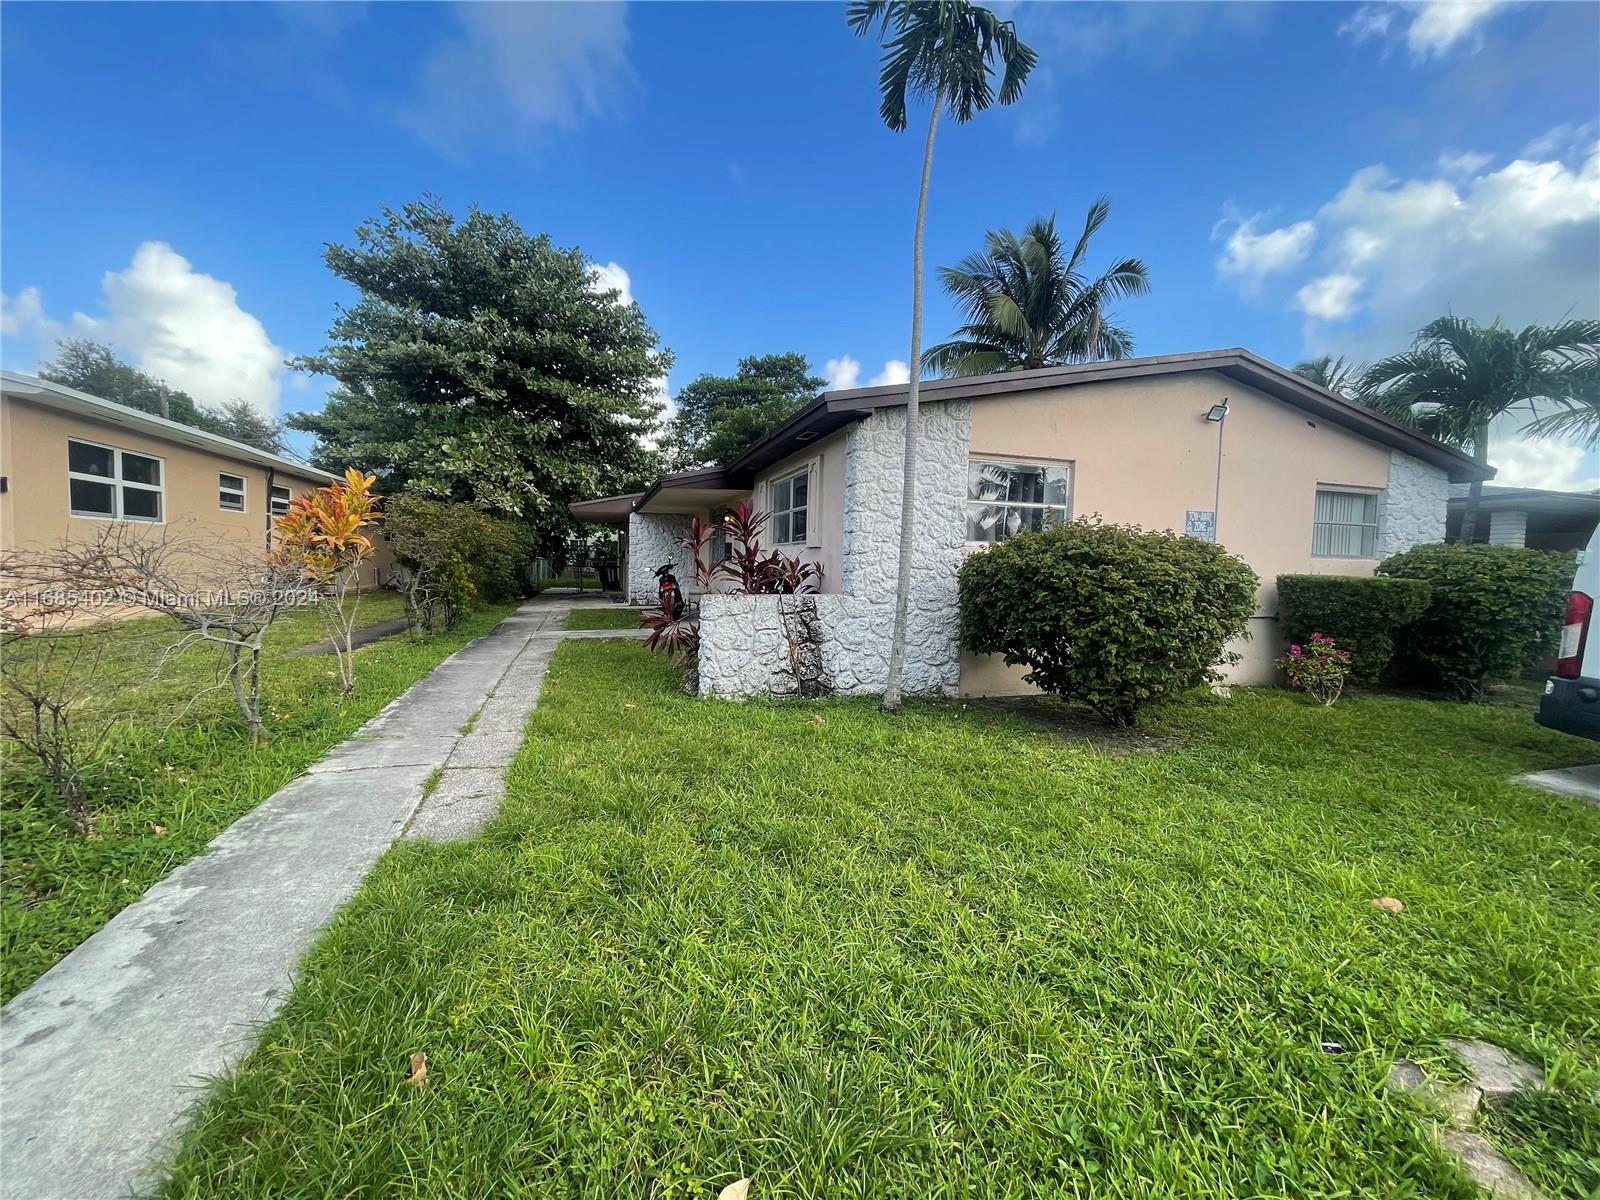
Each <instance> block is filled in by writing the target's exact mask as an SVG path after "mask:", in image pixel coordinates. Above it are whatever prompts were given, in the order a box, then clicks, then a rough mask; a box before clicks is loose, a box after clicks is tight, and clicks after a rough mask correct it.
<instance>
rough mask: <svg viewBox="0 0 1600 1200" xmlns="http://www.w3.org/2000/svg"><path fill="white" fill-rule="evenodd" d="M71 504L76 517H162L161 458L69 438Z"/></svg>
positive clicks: (143, 519)
mask: <svg viewBox="0 0 1600 1200" xmlns="http://www.w3.org/2000/svg"><path fill="white" fill-rule="evenodd" d="M67 495H68V506H69V510H70V511H71V513H72V515H73V516H75V517H104V518H109V519H112V520H115V519H117V518H119V517H120V518H122V519H123V520H127V521H159V520H161V512H162V508H161V501H162V461H161V460H160V459H159V458H155V457H153V456H151V455H149V454H135V453H134V452H133V451H132V450H118V449H117V448H116V447H115V446H101V445H99V444H97V443H95V442H80V441H76V440H74V439H71V438H69V439H67Z"/></svg>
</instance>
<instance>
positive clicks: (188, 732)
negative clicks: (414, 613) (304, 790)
mask: <svg viewBox="0 0 1600 1200" xmlns="http://www.w3.org/2000/svg"><path fill="white" fill-rule="evenodd" d="M512 607H514V606H511V605H502V606H499V607H495V608H486V609H482V610H479V611H476V612H473V613H469V614H468V615H467V617H466V618H465V619H464V620H463V621H462V623H461V625H460V626H459V627H457V628H456V629H455V630H452V631H451V632H450V633H447V634H440V635H438V636H436V637H434V638H433V639H432V640H426V641H425V640H420V639H416V638H413V637H411V636H409V635H406V634H400V635H398V636H395V637H391V638H385V639H382V640H380V641H377V642H374V643H372V644H371V645H369V646H365V647H363V648H361V649H359V650H357V651H356V662H357V667H356V691H355V694H354V695H352V696H349V697H341V696H340V695H339V681H338V677H337V670H336V667H335V664H334V660H333V658H332V657H329V656H323V655H310V656H304V657H295V658H290V657H285V654H284V652H285V651H287V650H289V649H292V648H294V647H296V646H302V645H305V644H307V643H309V642H315V641H319V640H322V639H323V638H324V637H325V634H324V632H323V628H322V624H321V619H320V617H319V616H318V614H317V613H316V612H315V611H311V610H307V611H303V612H297V613H294V614H291V615H290V616H287V617H285V618H283V619H282V620H280V621H279V622H278V624H277V625H275V626H274V627H273V629H272V631H271V632H270V634H269V635H268V639H269V648H268V650H267V652H266V653H265V654H264V656H263V657H264V659H265V660H266V662H265V666H264V667H263V677H262V678H263V689H262V690H263V698H264V703H263V708H264V711H265V714H266V726H267V734H268V736H269V738H270V742H269V743H268V744H266V745H262V746H256V747H252V746H251V745H250V744H249V741H248V739H247V737H246V735H245V732H244V729H243V726H242V725H241V724H240V721H239V718H238V716H237V713H236V710H235V709H234V707H233V701H232V698H231V696H230V695H229V694H228V692H227V689H226V687H218V686H217V685H218V684H221V683H223V682H224V680H223V677H222V676H221V675H220V674H219V671H218V666H219V664H220V662H221V655H220V653H218V651H217V650H216V649H215V648H213V647H209V646H198V647H195V648H193V649H191V650H189V651H187V652H185V653H184V654H183V655H182V656H180V657H178V658H176V659H173V660H171V661H169V662H168V663H167V664H166V666H165V668H164V669H163V671H162V673H161V675H160V676H159V678H157V679H155V680H154V681H149V682H146V683H144V684H143V685H142V686H140V687H139V688H138V690H137V691H136V692H131V693H130V692H122V693H119V696H118V699H117V702H118V703H119V704H128V705H129V706H130V708H131V714H130V718H131V719H130V722H129V725H128V727H127V728H126V730H125V731H123V732H122V733H120V734H118V735H117V736H115V738H114V740H113V741H112V742H111V743H110V744H109V747H108V751H109V755H110V759H111V761H110V763H109V764H108V767H107V769H106V770H105V771H104V772H103V773H102V774H101V775H99V776H97V777H96V778H95V780H94V783H93V794H92V802H93V804H94V805H95V807H96V810H97V811H96V814H95V832H94V834H93V836H91V837H84V836H82V835H81V834H79V833H77V832H76V830H74V829H73V828H71V827H70V826H68V825H66V824H65V823H64V822H63V821H62V820H61V819H60V818H59V817H58V816H57V815H56V813H57V810H56V808H55V807H54V805H53V803H52V802H51V801H50V800H48V799H46V798H45V797H46V796H47V795H48V793H45V794H41V792H40V786H41V782H42V776H41V775H40V774H39V773H38V769H37V767H36V766H35V765H34V764H33V763H31V762H29V761H27V760H24V759H23V758H21V757H20V756H17V755H11V756H9V757H8V760H7V762H6V770H5V772H4V775H5V778H4V781H3V783H0V801H3V803H0V846H3V852H4V873H3V876H0V934H3V950H4V958H3V964H4V970H3V975H0V982H3V991H4V997H5V999H10V998H11V997H12V996H13V995H15V994H16V993H17V992H19V991H21V990H22V989H23V988H24V987H26V986H27V985H28V984H29V983H31V982H33V980H35V979H36V978H38V977H39V976H40V975H42V974H43V973H44V972H45V971H47V970H48V969H49V968H50V967H51V966H52V965H53V964H54V963H55V962H56V961H57V960H58V959H60V958H61V957H62V956H63V955H64V954H66V953H67V952H68V951H69V950H71V949H72V948H73V947H74V946H76V945H77V944H78V943H79V942H81V941H83V939H84V938H86V937H88V936H89V935H90V934H91V933H93V932H94V931H95V930H97V929H99V928H100V927H101V926H102V925H104V924H105V923H106V922H107V921H109V920H110V919H111V918H112V917H113V916H115V915H116V914H117V913H118V912H119V911H121V910H122V909H123V908H124V907H125V906H127V905H128V904H129V903H131V902H132V901H134V900H137V899H138V898H139V897H140V896H141V895H143V894H144V892H145V891H146V889H148V888H149V887H150V885H151V884H153V883H155V882H156V881H157V880H159V879H161V878H163V877H164V876H166V875H167V874H168V873H169V872H170V871H171V870H172V869H173V868H174V867H176V866H177V865H178V864H179V863H182V862H184V861H186V860H188V859H190V858H193V857H194V856H195V855H196V854H198V853H199V852H200V851H201V850H202V849H204V847H205V845H206V843H207V842H209V841H210V840H211V839H212V838H213V837H215V836H216V835H217V834H218V833H219V832H221V831H222V830H223V829H225V828H226V827H227V826H228V825H230V824H231V823H232V822H233V821H235V820H237V819H238V818H239V817H240V816H242V815H243V814H244V813H246V812H248V811H249V810H250V809H251V808H253V807H255V805H256V804H258V803H259V802H260V801H261V800H263V799H265V798H266V797H267V796H269V795H271V794H272V793H273V792H274V791H276V790H277V789H278V788H280V787H282V786H283V785H284V784H285V783H287V782H288V781H289V780H290V779H292V778H294V777H295V776H296V775H298V774H299V773H300V772H301V771H303V770H304V769H305V768H306V767H308V766H310V765H311V764H312V763H313V762H315V761H316V760H317V759H319V758H321V757H322V755H323V754H324V753H325V752H326V751H327V750H328V749H329V748H330V747H332V746H333V745H335V744H337V743H338V742H340V741H343V740H344V739H345V738H346V737H348V736H349V735H350V734H351V733H353V732H354V731H355V730H356V728H357V727H358V726H360V725H361V724H362V723H363V722H364V721H366V720H367V718H368V717H371V716H372V715H373V714H374V713H376V712H377V711H378V710H379V709H380V708H382V707H383V706H384V705H385V704H387V703H388V702H389V701H390V700H392V699H394V697H395V696H397V695H399V694H400V693H401V692H402V691H404V690H405V689H406V688H408V687H410V686H411V684H413V683H415V682H416V681H417V680H418V679H420V678H422V676H423V675H426V674H427V673H428V671H430V670H431V669H432V668H433V667H434V666H435V665H437V664H438V663H439V662H440V661H441V660H442V659H444V658H445V657H446V656H447V655H449V654H450V653H451V652H452V651H454V650H456V649H458V648H459V647H461V646H462V645H464V644H466V642H468V641H469V640H471V639H472V638H473V637H475V636H477V635H478V634H481V633H485V632H487V631H488V630H489V629H490V628H492V627H493V626H494V625H495V624H496V623H497V622H498V621H499V619H500V618H501V617H502V616H503V615H504V614H505V613H506V612H507V611H509V610H510V609H511V608H512ZM359 615H360V621H361V623H362V624H363V625H365V624H370V623H372V622H376V621H381V620H385V619H387V618H390V617H396V616H399V615H401V603H400V598H399V597H398V596H396V595H394V594H393V593H388V592H384V593H378V594H376V595H372V596H368V597H364V598H363V600H362V602H361V607H360V610H359ZM171 628H172V626H171V625H170V624H168V623H166V622H158V621H135V622H128V623H126V624H125V625H123V626H122V627H121V628H120V630H119V633H120V636H121V637H122V639H123V641H124V644H132V643H135V642H142V641H146V640H149V641H154V640H158V639H162V638H163V637H164V636H165V634H164V631H166V630H168V629H171ZM157 827H160V828H161V829H164V830H165V832H164V833H161V832H158V831H157Z"/></svg>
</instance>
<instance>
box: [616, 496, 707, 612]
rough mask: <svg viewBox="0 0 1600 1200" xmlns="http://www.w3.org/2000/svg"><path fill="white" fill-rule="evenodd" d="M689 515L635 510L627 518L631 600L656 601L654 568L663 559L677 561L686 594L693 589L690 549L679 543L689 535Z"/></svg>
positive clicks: (647, 602) (629, 592)
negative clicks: (679, 540)
mask: <svg viewBox="0 0 1600 1200" xmlns="http://www.w3.org/2000/svg"><path fill="white" fill-rule="evenodd" d="M688 533H689V518H688V517H681V516H677V515H676V514H673V513H632V514H630V515H629V517H628V603H629V604H654V603H655V602H656V589H657V587H658V585H657V583H656V575H655V570H656V568H657V567H659V566H660V565H661V564H662V563H664V562H672V563H677V564H678V569H677V570H676V571H674V572H673V574H675V575H676V576H677V577H678V583H679V585H680V586H681V587H682V588H683V593H684V595H686V596H687V595H689V594H691V593H692V592H693V591H694V581H693V580H692V579H691V578H689V576H690V575H692V574H693V571H692V569H691V568H690V566H689V552H688V551H687V550H685V549H683V547H681V546H679V545H678V539H679V538H681V537H686V536H688Z"/></svg>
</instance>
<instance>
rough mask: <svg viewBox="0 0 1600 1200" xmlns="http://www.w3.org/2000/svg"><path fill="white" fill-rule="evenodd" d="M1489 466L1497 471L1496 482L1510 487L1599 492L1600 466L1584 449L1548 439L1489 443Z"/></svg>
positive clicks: (1514, 439)
mask: <svg viewBox="0 0 1600 1200" xmlns="http://www.w3.org/2000/svg"><path fill="white" fill-rule="evenodd" d="M1489 465H1490V466H1493V467H1496V468H1498V470H1497V473H1496V474H1495V477H1494V480H1493V482H1494V483H1496V484H1503V485H1505V486H1507V487H1532V488H1550V489H1552V490H1555V491H1588V490H1589V489H1591V488H1600V469H1597V467H1600V464H1597V463H1596V461H1595V457H1594V453H1593V452H1592V451H1589V450H1585V449H1583V448H1582V447H1581V446H1570V445H1568V444H1567V443H1565V442H1555V441H1550V440H1548V439H1536V438H1519V437H1514V436H1513V437H1509V438H1507V439H1506V440H1505V441H1500V440H1498V439H1494V438H1492V439H1490V443H1489Z"/></svg>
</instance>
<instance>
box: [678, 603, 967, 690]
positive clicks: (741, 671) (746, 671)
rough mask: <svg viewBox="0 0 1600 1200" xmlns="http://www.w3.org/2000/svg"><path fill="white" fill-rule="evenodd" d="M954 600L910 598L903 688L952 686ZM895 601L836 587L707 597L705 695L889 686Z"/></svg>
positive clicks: (956, 671)
mask: <svg viewBox="0 0 1600 1200" xmlns="http://www.w3.org/2000/svg"><path fill="white" fill-rule="evenodd" d="M953 615H954V614H953V613H951V612H950V611H949V609H948V607H944V606H937V605H926V606H919V605H917V604H916V600H915V597H913V602H912V609H911V621H910V625H911V627H910V630H909V633H908V636H907V638H906V663H905V671H904V677H903V684H904V690H905V692H906V693H907V694H909V695H936V696H937V695H945V696H951V695H955V694H956V691H957V689H958V688H959V686H960V682H961V671H960V662H959V655H958V652H957V648H956V635H957V631H956V628H955V625H954V622H953V620H952V619H951V618H952V617H953ZM893 634H894V605H893V604H892V603H891V602H888V601H877V600H866V599H862V598H860V597H857V596H841V595H836V594H826V595H814V596H720V595H707V596H703V597H702V598H701V600H700V662H699V671H700V694H701V695H702V696H722V697H728V698H744V697H749V696H779V697H785V696H796V697H802V698H806V699H814V698H816V697H819V696H878V695H882V694H883V691H884V688H885V686H886V685H887V682H888V677H889V645H890V642H891V640H892V638H893Z"/></svg>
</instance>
